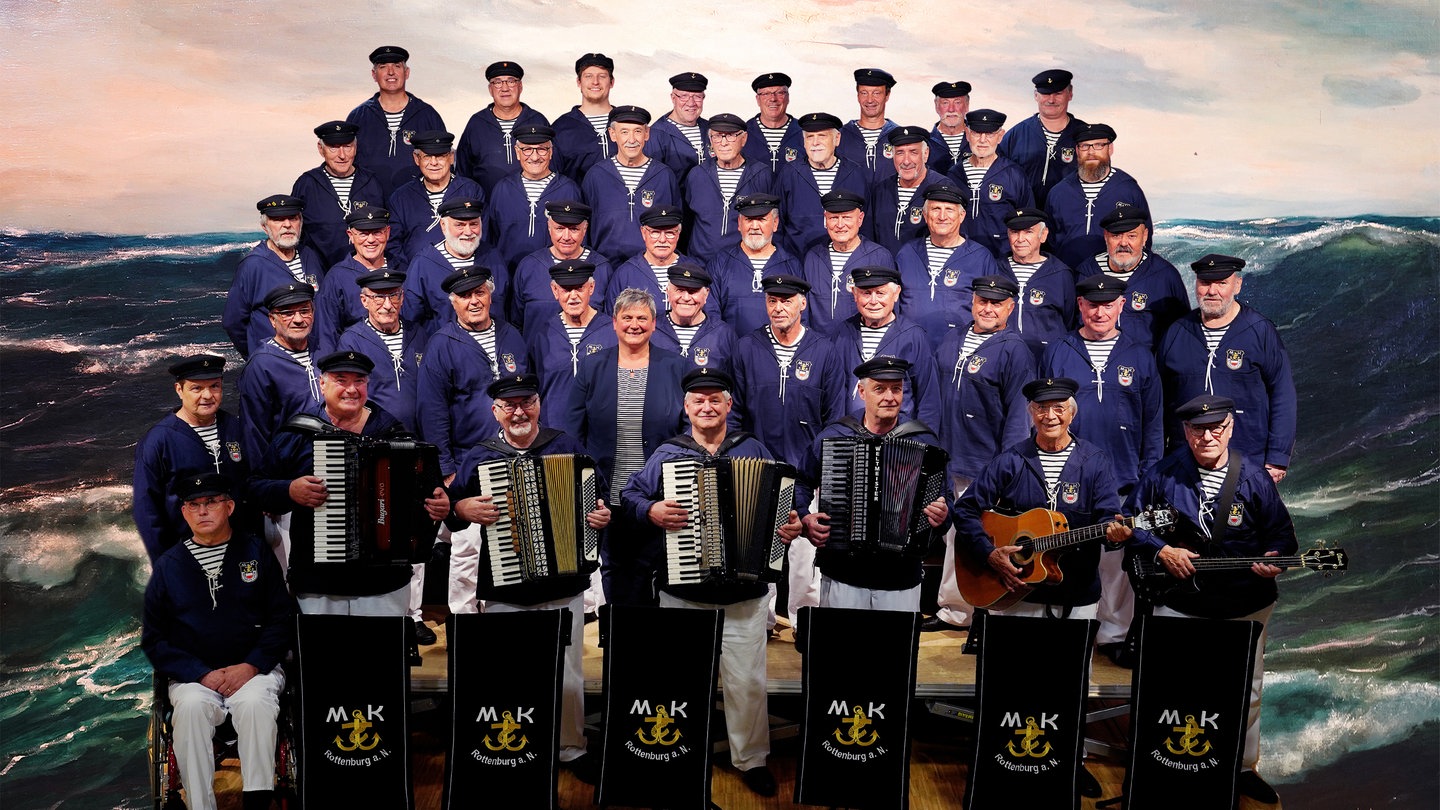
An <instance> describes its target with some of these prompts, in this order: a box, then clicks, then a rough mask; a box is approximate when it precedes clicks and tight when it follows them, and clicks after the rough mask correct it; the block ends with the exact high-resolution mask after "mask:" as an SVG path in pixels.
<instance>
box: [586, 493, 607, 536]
mask: <svg viewBox="0 0 1440 810" xmlns="http://www.w3.org/2000/svg"><path fill="white" fill-rule="evenodd" d="M585 525H586V526H589V527H590V528H592V529H603V528H605V527H606V526H609V525H610V507H608V506H606V505H605V499H604V498H596V499H595V508H594V509H591V510H590V511H589V512H586V513H585Z"/></svg>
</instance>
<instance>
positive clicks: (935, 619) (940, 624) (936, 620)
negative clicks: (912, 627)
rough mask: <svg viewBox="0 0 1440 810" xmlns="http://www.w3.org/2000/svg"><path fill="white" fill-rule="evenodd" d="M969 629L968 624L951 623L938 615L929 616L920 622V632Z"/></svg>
mask: <svg viewBox="0 0 1440 810" xmlns="http://www.w3.org/2000/svg"><path fill="white" fill-rule="evenodd" d="M969 629H970V626H969V625H968V624H967V625H958V624H951V623H950V622H947V621H945V620H944V619H942V618H940V617H939V616H931V617H930V618H928V619H926V620H925V621H923V622H920V632H922V633H936V632H939V631H941V630H969Z"/></svg>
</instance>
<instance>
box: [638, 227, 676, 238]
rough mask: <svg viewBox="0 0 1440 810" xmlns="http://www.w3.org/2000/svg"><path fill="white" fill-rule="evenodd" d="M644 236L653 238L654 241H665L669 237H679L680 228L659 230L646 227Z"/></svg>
mask: <svg viewBox="0 0 1440 810" xmlns="http://www.w3.org/2000/svg"><path fill="white" fill-rule="evenodd" d="M645 238H647V239H654V240H656V241H665V240H669V239H679V238H680V229H679V228H676V229H675V230H670V231H661V230H656V229H654V228H647V229H646V230H645Z"/></svg>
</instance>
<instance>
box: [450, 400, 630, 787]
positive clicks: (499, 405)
mask: <svg viewBox="0 0 1440 810" xmlns="http://www.w3.org/2000/svg"><path fill="white" fill-rule="evenodd" d="M485 394H486V396H488V397H490V398H491V399H492V400H493V403H492V404H491V406H490V407H491V409H492V410H493V411H494V415H495V419H496V421H498V422H499V423H500V433H499V434H498V435H496V436H492V437H491V438H488V439H486V440H484V441H482V442H480V444H478V445H476V446H475V447H474V448H472V449H471V450H470V451H469V452H467V453H466V454H465V455H464V456H463V457H462V458H461V460H460V463H459V465H458V466H457V467H456V468H455V481H454V482H453V484H452V487H451V488H452V490H453V491H454V494H455V512H454V515H455V517H453V518H451V519H450V521H449V522H448V523H449V526H450V529H451V530H452V531H460V530H462V529H464V528H465V527H466V526H468V525H469V524H472V523H478V524H480V525H481V526H482V527H484V528H483V532H482V538H481V541H480V542H479V543H478V544H477V545H479V560H478V570H477V571H476V573H475V579H473V580H471V581H470V582H468V583H467V584H468V585H469V586H471V587H473V588H474V599H478V600H483V601H484V603H485V612H487V613H513V612H517V611H523V610H558V609H560V608H569V609H570V646H569V647H567V648H566V652H565V678H564V686H563V692H562V694H561V707H560V714H561V717H560V754H559V757H560V761H561V762H562V763H565V765H566V766H567V767H569V768H570V769H571V770H572V771H574V772H575V775H576V776H578V777H579V778H580V779H582V780H584V781H586V782H589V783H592V784H593V783H594V782H595V781H596V779H597V778H598V768H597V767H596V766H595V761H594V758H593V757H591V756H589V755H588V754H586V751H585V747H586V741H585V672H584V669H583V668H582V663H583V661H584V654H585V644H584V638H585V589H586V587H588V586H589V584H590V572H591V571H592V570H594V569H593V568H589V567H587V566H583V565H580V566H577V570H575V572H574V573H571V574H562V575H556V576H553V577H549V578H543V579H542V578H526V577H524V576H521V577H519V578H518V579H520V580H521V581H518V582H515V583H514V584H506V581H507V580H506V578H504V577H501V576H498V575H497V572H496V571H495V570H494V568H493V561H494V560H495V559H496V555H495V553H494V552H495V549H494V548H493V544H495V543H501V542H505V541H506V539H509V540H510V541H511V542H526V540H524V539H517V538H515V537H514V535H513V534H510V529H511V525H512V524H511V523H509V522H508V521H507V522H505V523H503V524H502V507H504V506H506V504H505V503H504V502H505V498H504V497H500V496H497V495H494V494H485V492H486V490H487V489H490V487H489V486H487V485H488V484H490V483H491V482H492V481H493V480H494V478H495V477H498V476H503V475H505V474H506V473H505V470H506V466H505V465H504V464H503V462H506V461H510V460H514V459H519V458H531V459H541V458H542V457H544V456H556V457H559V456H561V455H570V456H576V457H579V458H580V459H585V460H588V457H586V456H584V455H583V453H584V452H585V448H584V447H583V446H581V444H580V442H579V441H577V440H576V439H575V438H574V437H572V436H571V435H570V434H568V433H565V432H563V431H559V430H555V429H554V428H548V427H541V426H540V378H539V377H538V376H536V375H534V374H512V375H509V376H506V377H501V378H500V379H498V380H496V381H495V382H493V383H491V384H490V386H489V387H488V388H486V389H485ZM496 462H502V463H501V464H497V463H496ZM590 464H591V469H593V461H591V462H590ZM596 475H598V473H596ZM502 486H513V482H505V484H504V485H502ZM492 491H493V490H492ZM595 491H597V492H607V491H608V489H607V485H606V484H605V482H603V481H599V480H598V479H597V480H596V482H595ZM584 507H586V508H585V512H584V520H585V523H586V524H587V525H588V526H589V527H590V528H592V529H594V530H596V531H599V530H600V529H603V528H605V527H606V526H608V525H609V524H610V507H608V506H606V505H605V501H604V500H602V499H599V498H597V499H596V500H595V502H594V503H593V504H585V505H584ZM507 511H508V510H507ZM552 514H554V512H553V511H552ZM504 517H507V518H509V517H510V516H509V515H508V514H507V515H504ZM497 524H499V525H497ZM502 535H507V536H508V537H507V536H502ZM597 560H598V558H597ZM572 562H573V561H572ZM595 565H597V566H598V561H597V562H596V563H595ZM512 579H514V578H512ZM472 612H473V610H472Z"/></svg>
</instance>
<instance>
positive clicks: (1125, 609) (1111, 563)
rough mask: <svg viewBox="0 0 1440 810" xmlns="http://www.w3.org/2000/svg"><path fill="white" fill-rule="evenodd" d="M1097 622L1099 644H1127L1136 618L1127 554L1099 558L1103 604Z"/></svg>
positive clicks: (1101, 601)
mask: <svg viewBox="0 0 1440 810" xmlns="http://www.w3.org/2000/svg"><path fill="white" fill-rule="evenodd" d="M1098 607H1099V611H1098V612H1097V613H1096V618H1097V619H1099V620H1100V631H1099V632H1097V633H1096V634H1095V643H1096V644H1114V643H1117V642H1121V641H1124V640H1125V635H1126V634H1127V633H1129V632H1130V620H1131V619H1134V618H1135V591H1134V590H1132V589H1131V588H1130V578H1129V577H1127V576H1125V553H1124V552H1123V551H1106V552H1105V553H1104V554H1101V555H1100V603H1099V605H1098Z"/></svg>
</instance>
